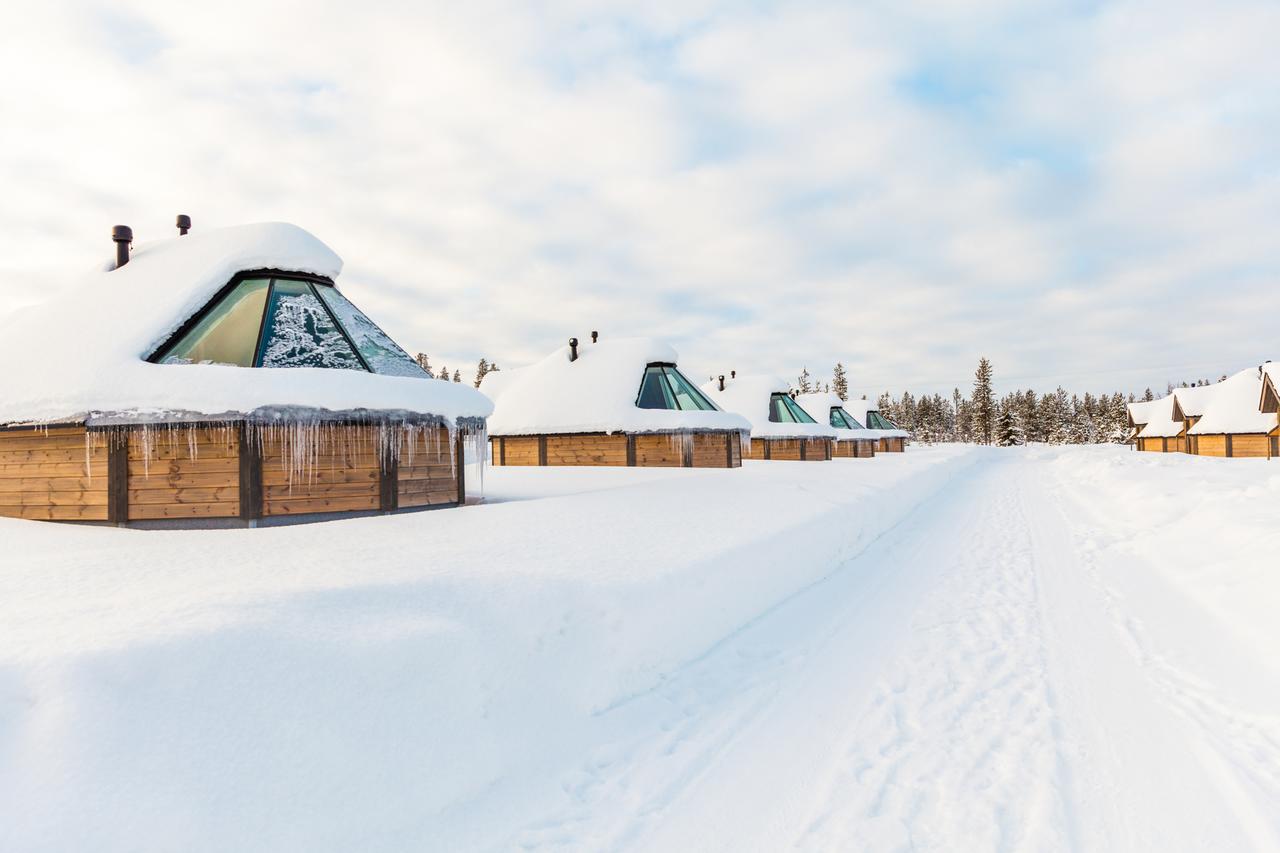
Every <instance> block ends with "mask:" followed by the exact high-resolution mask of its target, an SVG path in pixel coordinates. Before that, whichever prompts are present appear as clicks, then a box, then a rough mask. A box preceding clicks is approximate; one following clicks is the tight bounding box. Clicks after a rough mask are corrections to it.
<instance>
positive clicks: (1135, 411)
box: [1126, 400, 1160, 449]
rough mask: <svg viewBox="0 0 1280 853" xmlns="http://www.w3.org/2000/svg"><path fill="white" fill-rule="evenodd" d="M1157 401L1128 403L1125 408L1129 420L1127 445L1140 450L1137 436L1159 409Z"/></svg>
mask: <svg viewBox="0 0 1280 853" xmlns="http://www.w3.org/2000/svg"><path fill="white" fill-rule="evenodd" d="M1159 402H1160V401H1159V400H1138V401H1136V402H1133V403H1129V404H1128V406H1127V407H1126V414H1127V415H1128V420H1129V438H1128V439H1127V443H1130V444H1132V445H1133V446H1134V447H1136V448H1139V449H1141V446H1140V444H1139V442H1138V435H1139V434H1140V433H1141V432H1142V429H1143V427H1145V426H1146V425H1147V424H1148V423H1150V422H1151V418H1152V416H1153V415H1155V414H1156V412H1157V411H1158V409H1159V406H1158V405H1157V404H1158V403H1159Z"/></svg>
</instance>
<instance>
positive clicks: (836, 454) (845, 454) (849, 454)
mask: <svg viewBox="0 0 1280 853" xmlns="http://www.w3.org/2000/svg"><path fill="white" fill-rule="evenodd" d="M857 444H858V443H857V442H856V441H852V440H850V439H841V440H840V441H837V442H836V444H835V447H834V448H832V450H831V456H832V458H834V459H853V458H854V457H856V456H857V455H858V448H857Z"/></svg>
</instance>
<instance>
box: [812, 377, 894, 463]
mask: <svg viewBox="0 0 1280 853" xmlns="http://www.w3.org/2000/svg"><path fill="white" fill-rule="evenodd" d="M796 402H797V403H799V404H800V407H801V408H802V409H804V410H805V411H806V412H808V413H809V414H810V415H812V416H813V418H814V420H816V421H818V422H819V423H821V422H822V416H823V413H824V412H825V413H826V416H827V423H828V424H829V425H830V426H831V428H832V429H834V430H835V431H836V443H835V446H834V447H833V449H832V455H833V456H834V457H835V458H837V459H839V458H842V457H843V458H854V459H866V458H870V457H872V456H875V455H876V445H877V444H878V443H879V439H880V434H879V433H877V432H875V431H873V430H869V429H867V428H866V427H865V426H863V425H862V424H861V423H859V422H858V419H857V418H855V417H854V416H853V415H851V414H849V412H848V411H847V410H846V409H845V408H844V400H841V399H840V398H839V397H838V396H836V395H835V394H832V393H831V392H829V391H816V392H814V393H811V394H798V395H796Z"/></svg>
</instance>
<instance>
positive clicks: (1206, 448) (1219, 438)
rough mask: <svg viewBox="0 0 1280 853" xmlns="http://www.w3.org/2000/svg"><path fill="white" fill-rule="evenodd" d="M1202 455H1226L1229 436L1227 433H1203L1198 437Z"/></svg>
mask: <svg viewBox="0 0 1280 853" xmlns="http://www.w3.org/2000/svg"><path fill="white" fill-rule="evenodd" d="M1196 444H1197V445H1198V446H1199V450H1200V455H1201V456H1217V457H1225V456H1226V455H1227V437H1226V436H1225V435H1201V436H1198V437H1197V441H1196Z"/></svg>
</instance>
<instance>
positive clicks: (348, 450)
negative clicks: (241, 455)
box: [262, 427, 381, 516]
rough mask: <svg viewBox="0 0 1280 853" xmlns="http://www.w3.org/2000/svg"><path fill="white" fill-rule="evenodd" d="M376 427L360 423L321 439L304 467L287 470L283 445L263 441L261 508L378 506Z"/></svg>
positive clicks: (289, 511)
mask: <svg viewBox="0 0 1280 853" xmlns="http://www.w3.org/2000/svg"><path fill="white" fill-rule="evenodd" d="M377 446H378V445H377V427H359V428H352V429H351V430H349V431H348V434H347V436H345V437H344V438H342V439H335V440H333V441H330V442H322V444H321V446H320V447H319V449H318V450H317V452H316V456H315V458H314V460H312V463H311V465H310V466H309V467H308V470H305V471H301V472H298V471H293V472H290V470H289V469H290V461H289V460H288V459H287V458H286V457H285V450H286V448H285V446H284V445H283V444H282V443H281V442H280V441H279V440H278V439H276V438H272V437H268V438H265V439H264V440H263V443H262V513H263V515H266V516H273V515H296V514H299V513H310V512H356V511H368V510H377V509H379V508H380V507H381V492H380V489H379V471H380V466H379V462H378V453H377Z"/></svg>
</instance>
